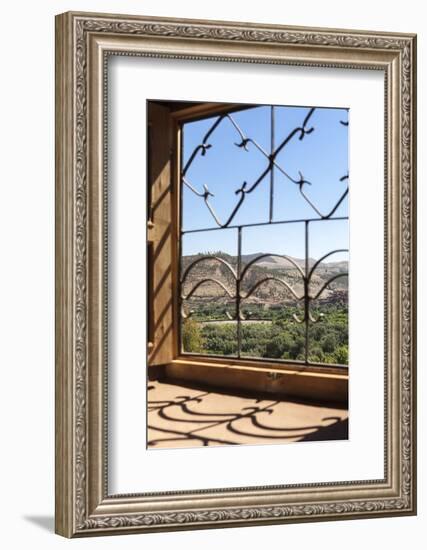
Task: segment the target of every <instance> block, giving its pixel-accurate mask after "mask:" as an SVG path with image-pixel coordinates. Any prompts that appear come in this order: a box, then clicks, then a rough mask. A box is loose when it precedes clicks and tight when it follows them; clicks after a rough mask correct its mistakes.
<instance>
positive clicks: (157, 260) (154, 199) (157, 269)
mask: <svg viewBox="0 0 427 550" xmlns="http://www.w3.org/2000/svg"><path fill="white" fill-rule="evenodd" d="M148 123H149V132H148V136H149V145H148V147H149V151H148V156H149V169H148V185H149V189H148V197H149V209H148V223H147V240H148V243H149V247H150V249H151V250H150V254H149V256H150V257H151V262H149V264H151V265H149V266H148V269H151V273H150V274H149V275H150V276H149V277H148V281H149V285H150V287H151V288H149V292H148V300H149V308H148V311H149V329H148V336H149V342H148V363H149V366H154V365H162V364H165V363H168V362H169V361H171V360H172V359H173V319H174V317H173V296H172V272H173V269H172V267H173V266H172V258H173V250H172V247H173V244H174V242H176V239H174V238H173V236H174V227H173V219H174V218H173V212H172V208H173V190H172V187H173V183H172V166H171V150H172V140H173V136H172V128H173V125H172V124H171V118H170V113H169V109H168V108H167V107H163V106H161V105H158V104H153V103H149V107H148Z"/></svg>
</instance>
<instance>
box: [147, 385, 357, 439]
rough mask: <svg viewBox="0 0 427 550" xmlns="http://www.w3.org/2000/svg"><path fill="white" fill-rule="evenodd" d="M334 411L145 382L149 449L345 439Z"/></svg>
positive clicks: (343, 423)
mask: <svg viewBox="0 0 427 550" xmlns="http://www.w3.org/2000/svg"><path fill="white" fill-rule="evenodd" d="M335 407H336V406H333V407H328V406H316V405H315V404H312V403H310V404H308V403H299V402H295V401H290V400H286V399H284V398H278V397H277V398H276V397H275V396H263V397H262V398H257V397H255V396H254V395H247V394H246V395H243V394H242V395H229V394H227V393H222V392H221V391H219V390H212V389H211V388H203V387H194V386H192V387H188V386H182V385H177V384H174V383H170V382H169V383H165V382H158V381H155V382H149V383H148V447H149V448H162V447H163V448H174V447H199V446H207V445H242V444H249V445H256V444H264V445H265V444H271V443H282V444H283V443H290V442H294V441H324V440H332V439H347V438H348V411H347V409H344V408H335Z"/></svg>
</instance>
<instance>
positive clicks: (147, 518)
mask: <svg viewBox="0 0 427 550" xmlns="http://www.w3.org/2000/svg"><path fill="white" fill-rule="evenodd" d="M56 26H57V28H56V30H57V33H56V71H57V75H56V97H57V103H56V117H57V126H56V234H57V240H56V257H57V260H56V261H57V263H56V289H57V290H56V318H57V322H56V346H57V348H56V349H57V352H56V434H57V436H56V438H57V439H56V531H57V532H58V533H59V534H62V535H64V536H67V537H73V536H87V535H97V534H98V535H99V534H116V533H125V532H135V531H137V532H143V531H161V530H174V529H194V528H206V527H226V526H236V525H256V524H266V523H284V522H289V521H292V522H296V521H313V520H331V519H348V518H356V517H378V516H390V515H404V514H405V515H408V514H414V513H415V509H416V473H415V456H416V431H415V360H416V357H415V353H416V335H415V315H416V300H415V298H416V296H415V291H416V273H415V268H416V262H415V250H416V229H415V227H416V217H415V206H416V197H415V145H416V144H415V108H416V107H415V101H416V97H415V87H416V82H415V75H416V72H415V71H416V37H415V36H414V35H409V34H391V33H373V32H365V31H346V30H330V29H306V28H297V27H280V26H268V25H256V24H246V23H245V24H240V23H230V22H213V21H212V22H211V21H193V20H176V19H175V20H174V19H163V18H151V17H136V16H122V15H103V14H85V13H66V14H62V15H59V16H57V18H56ZM236 46H237V47H236ZM113 54H114V55H141V56H149V57H169V58H186V59H205V60H209V61H210V62H212V61H231V62H246V63H248V62H249V63H279V64H280V63H285V64H296V65H302V66H317V67H319V66H320V67H347V68H350V69H351V68H354V69H356V68H370V69H374V70H383V71H384V72H385V88H386V94H385V121H386V128H387V132H386V133H387V138H386V143H385V162H386V187H387V209H388V214H387V216H386V234H387V239H386V247H387V251H388V254H387V262H388V270H389V271H388V275H389V277H388V279H389V280H388V282H389V285H388V290H387V303H388V305H389V307H388V311H386V312H385V315H386V332H387V344H386V345H387V365H386V373H385V378H386V388H388V392H386V415H385V418H386V425H385V434H386V438H385V440H386V445H385V447H386V448H385V467H386V468H385V472H386V475H385V478H384V479H383V480H367V481H363V482H347V483H323V484H304V485H299V486H295V485H294V486H280V487H244V488H236V489H224V490H222V489H218V490H200V491H193V492H189V491H183V492H171V493H154V494H153V493H152V494H144V495H138V494H135V495H108V491H107V483H106V465H107V456H106V437H107V434H106V413H107V404H106V395H105V393H106V392H105V385H106V372H105V369H104V358H105V351H106V350H105V345H106V342H105V339H104V337H103V313H102V304H103V303H104V295H103V292H104V288H103V282H102V281H103V276H102V273H103V262H105V261H106V253H105V250H104V246H105V243H104V240H103V219H104V218H103V216H104V214H105V213H104V212H103V208H102V204H103V202H102V200H103V199H102V197H103V195H102V192H103V191H102V189H103V182H104V179H105V176H106V173H105V170H106V168H105V163H104V160H105V151H106V149H105V148H106V139H105V135H103V132H105V125H104V122H105V116H106V114H105V111H106V110H105V101H106V95H107V94H106V92H107V90H106V62H105V60H106V58H107V57H108V55H113ZM94 243H95V244H94Z"/></svg>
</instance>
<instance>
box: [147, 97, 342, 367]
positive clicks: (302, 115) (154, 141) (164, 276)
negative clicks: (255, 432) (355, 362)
mask: <svg viewBox="0 0 427 550" xmlns="http://www.w3.org/2000/svg"><path fill="white" fill-rule="evenodd" d="M148 120H149V139H148V143H149V146H148V157H149V167H148V172H149V173H148V181H149V185H148V195H149V196H148V204H149V210H148V241H149V245H148V257H149V262H148V263H149V272H150V276H149V278H148V279H149V296H150V300H149V304H150V306H149V312H148V317H149V319H148V321H149V322H148V326H149V341H150V344H149V360H150V365H151V366H154V365H168V364H170V363H171V362H172V363H173V362H174V361H175V362H176V360H179V361H181V363H182V364H183V363H185V362H187V363H191V364H195V363H194V361H196V360H198V361H199V362H204V363H209V364H221V361H222V362H223V364H225V365H228V366H230V365H234V366H236V365H237V366H238V365H248V364H250V365H254V364H255V365H257V366H258V367H261V368H262V367H264V368H271V366H272V364H273V365H274V366H275V367H277V368H283V367H284V366H286V367H292V366H295V367H304V368H307V367H310V368H312V369H314V371H316V370H317V371H319V370H321V369H322V368H327V367H329V370H328V371H327V372H332V371H333V369H339V368H342V369H344V370H345V367H346V365H347V363H348V249H349V231H348V192H349V175H348V124H349V122H348V120H349V119H348V111H347V110H346V109H342V108H340V109H338V108H336V109H335V108H324V107H311V106H310V107H304V106H301V107H300V106H298V107H292V106H282V105H259V106H257V105H227V104H202V103H183V102H149V104H148ZM330 369H332V371H331V370H330ZM324 372H326V371H324Z"/></svg>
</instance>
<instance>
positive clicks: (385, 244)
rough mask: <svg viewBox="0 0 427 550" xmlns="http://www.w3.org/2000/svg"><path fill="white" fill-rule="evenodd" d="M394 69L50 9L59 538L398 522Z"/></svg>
mask: <svg viewBox="0 0 427 550" xmlns="http://www.w3.org/2000/svg"><path fill="white" fill-rule="evenodd" d="M415 68H416V37H415V36H414V35H411V34H401V33H378V32H367V31H349V30H332V29H307V28H297V27H283V26H276V25H274V26H269V25H256V24H248V23H235V22H233V23H230V22H216V21H193V20H176V19H164V18H152V17H137V16H124V15H107V14H89V13H65V14H62V15H59V16H57V18H56V69H57V73H56V121H57V125H56V159H57V163H56V235H57V240H56V319H57V321H56V350H57V353H56V531H57V533H59V534H61V535H63V536H66V537H78V536H90V535H105V534H119V533H123V534H124V533H131V532H132V533H134V532H147V531H161V530H177V529H197V528H213V527H227V526H239V525H245V526H248V525H260V524H271V523H286V522H297V521H319V520H331V519H350V518H361V517H364V518H368V517H381V516H394V515H408V514H415V511H416V471H415V455H416V452H415V451H416V447H415V444H416V434H415V374H416V373H415V349H416V340H415V337H416V334H415V315H416V311H415V310H416V301H415V291H416V284H415V283H416V273H415V268H416V262H415V250H416V234H415V207H416V197H415V99H416V98H415V88H416V80H415V76H416V72H415V71H416V69H415Z"/></svg>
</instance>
